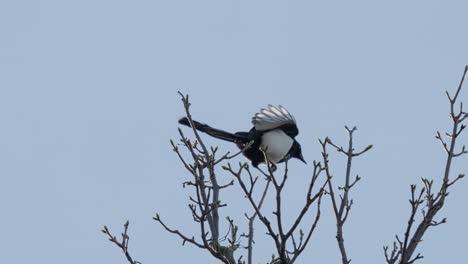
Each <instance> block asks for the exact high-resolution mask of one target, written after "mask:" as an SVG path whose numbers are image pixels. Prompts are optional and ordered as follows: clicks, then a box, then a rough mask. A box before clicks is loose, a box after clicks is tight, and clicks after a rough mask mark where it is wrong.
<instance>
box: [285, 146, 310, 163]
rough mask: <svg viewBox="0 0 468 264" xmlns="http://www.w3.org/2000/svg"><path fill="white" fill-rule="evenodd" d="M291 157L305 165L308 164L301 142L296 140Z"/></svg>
mask: <svg viewBox="0 0 468 264" xmlns="http://www.w3.org/2000/svg"><path fill="white" fill-rule="evenodd" d="M289 155H290V156H291V157H292V158H296V159H298V160H300V161H302V162H304V163H305V164H307V162H306V161H305V159H304V156H302V149H301V145H300V144H299V142H297V141H295V140H294V143H293V146H292V147H291V152H290V153H289Z"/></svg>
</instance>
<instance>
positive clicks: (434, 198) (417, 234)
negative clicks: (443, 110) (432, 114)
mask: <svg viewBox="0 0 468 264" xmlns="http://www.w3.org/2000/svg"><path fill="white" fill-rule="evenodd" d="M467 71H468V66H465V70H464V72H463V75H462V78H461V80H460V84H459V85H458V89H457V90H456V92H455V95H454V96H453V97H452V96H451V95H450V94H449V92H448V91H446V95H447V98H448V100H449V103H450V118H451V119H452V131H451V133H446V135H447V136H448V138H449V139H450V142H449V144H447V143H446V142H445V141H444V140H443V139H442V137H441V134H440V132H437V133H436V139H437V140H439V141H440V142H441V144H442V146H443V148H444V151H445V152H446V153H447V160H446V163H445V171H444V174H443V175H442V183H441V187H440V189H439V191H438V193H437V194H436V195H435V194H434V193H433V191H432V189H433V188H432V185H433V181H432V180H428V179H425V178H423V179H422V181H423V184H424V187H423V188H421V190H420V192H419V195H418V196H416V195H415V192H416V185H412V186H411V199H410V204H411V214H410V217H409V220H408V224H407V227H406V231H405V235H404V236H405V239H404V242H403V243H402V242H401V241H398V242H399V243H398V244H397V243H396V242H394V247H393V251H392V253H391V254H388V247H384V254H385V259H386V261H387V263H388V264H393V263H399V264H410V263H414V262H416V261H417V260H419V259H422V258H423V256H422V255H421V254H420V253H417V254H416V256H414V254H415V251H416V248H417V246H418V245H419V243H420V242H421V241H422V237H423V236H424V234H425V233H426V231H427V229H429V227H432V226H438V225H440V224H443V223H446V218H444V219H442V220H441V221H435V220H434V218H435V217H436V215H437V214H438V212H439V211H440V209H442V208H443V206H444V204H445V199H446V197H447V196H448V189H449V187H451V186H452V185H453V184H455V183H456V182H457V181H458V180H460V179H462V178H463V177H464V174H459V175H458V177H457V178H455V179H454V180H450V169H451V167H452V161H453V159H454V158H456V157H460V156H462V155H464V154H466V153H468V152H467V151H466V150H465V147H464V146H463V147H462V149H461V151H459V152H456V151H455V147H456V143H457V139H458V137H459V136H460V134H461V133H462V131H463V130H464V129H465V128H466V125H465V124H462V122H463V121H464V120H465V119H466V117H467V113H466V112H464V111H463V103H460V104H459V105H460V108H459V110H458V111H456V110H455V107H456V105H457V104H458V103H457V99H458V96H459V95H460V91H461V89H462V86H463V81H464V79H465V76H466V73H467ZM423 194H424V196H423ZM422 203H425V207H424V208H423V209H422V219H421V220H420V221H419V224H418V225H417V227H416V230H415V231H414V232H413V233H412V227H413V224H414V222H415V221H416V220H415V218H416V211H417V210H418V208H419V205H421V204H422ZM397 240H398V239H397ZM413 256H414V257H413Z"/></svg>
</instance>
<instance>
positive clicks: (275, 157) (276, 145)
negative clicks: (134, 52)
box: [260, 129, 294, 163]
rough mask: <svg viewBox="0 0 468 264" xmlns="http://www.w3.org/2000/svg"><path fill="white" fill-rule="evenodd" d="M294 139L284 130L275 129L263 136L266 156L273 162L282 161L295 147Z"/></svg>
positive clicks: (262, 145)
mask: <svg viewBox="0 0 468 264" xmlns="http://www.w3.org/2000/svg"><path fill="white" fill-rule="evenodd" d="M293 143H294V141H293V139H292V138H291V137H290V136H288V135H287V134H286V133H284V132H283V130H280V129H275V130H272V131H268V132H266V133H265V134H263V135H262V144H261V145H260V146H261V148H263V149H266V156H267V158H268V160H270V161H271V162H274V163H276V162H278V161H280V160H282V159H283V158H284V157H285V156H286V154H288V152H289V149H291V146H292V145H293Z"/></svg>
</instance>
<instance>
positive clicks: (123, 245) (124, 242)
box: [102, 221, 141, 264]
mask: <svg viewBox="0 0 468 264" xmlns="http://www.w3.org/2000/svg"><path fill="white" fill-rule="evenodd" d="M129 225H130V223H129V221H127V222H125V224H124V231H123V233H121V236H122V240H121V241H119V240H118V239H117V237H116V236H114V235H112V234H111V232H110V231H109V229H108V228H107V226H104V228H103V229H102V233H104V234H105V235H106V236H107V238H109V241H110V242H112V243H113V244H115V245H116V246H117V247H118V248H120V249H121V250H122V252H123V253H124V255H125V257H126V258H127V261H128V263H130V264H141V262H139V261H136V260H133V258H132V256H131V255H130V252H129V251H128V241H129V240H130V237H129V236H128V226H129Z"/></svg>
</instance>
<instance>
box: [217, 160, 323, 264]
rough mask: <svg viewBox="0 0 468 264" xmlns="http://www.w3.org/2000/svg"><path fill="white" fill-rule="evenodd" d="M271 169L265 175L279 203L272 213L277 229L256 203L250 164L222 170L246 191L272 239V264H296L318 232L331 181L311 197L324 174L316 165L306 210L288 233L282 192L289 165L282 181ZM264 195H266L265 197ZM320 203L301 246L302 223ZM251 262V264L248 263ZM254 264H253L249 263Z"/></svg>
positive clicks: (271, 165) (320, 166) (301, 212)
mask: <svg viewBox="0 0 468 264" xmlns="http://www.w3.org/2000/svg"><path fill="white" fill-rule="evenodd" d="M267 167H268V174H266V175H265V176H266V179H267V180H271V183H272V184H273V187H274V190H275V201H276V210H275V211H274V212H273V214H274V215H275V219H276V226H275V227H274V226H273V225H272V224H271V221H270V220H269V219H268V218H267V217H266V216H265V215H264V214H263V213H262V212H261V205H262V201H263V200H262V199H261V201H260V203H256V202H255V200H254V199H253V185H254V184H255V183H256V180H254V179H253V177H252V176H251V173H250V170H249V166H248V165H247V164H240V165H239V169H238V170H237V171H235V170H234V169H233V168H232V166H231V165H230V164H228V165H227V166H224V167H223V168H224V169H225V170H227V171H229V172H230V173H231V174H232V175H233V176H234V177H235V178H236V179H237V181H238V183H239V185H240V187H241V189H242V190H243V192H244V194H245V196H246V198H247V199H248V200H249V203H250V204H251V206H252V208H253V209H254V212H255V213H254V215H258V217H259V219H260V221H261V222H262V223H263V225H264V226H265V227H266V229H267V234H268V235H269V236H270V237H271V238H272V240H273V242H274V244H275V247H276V251H277V254H278V256H277V257H273V259H272V260H271V263H280V264H290V263H294V261H295V260H296V259H297V257H298V256H299V255H300V254H301V253H302V251H303V250H304V249H305V247H306V245H307V244H308V242H309V240H310V238H311V236H312V233H313V231H314V230H315V228H316V226H317V223H318V220H319V218H320V201H321V197H322V195H323V194H324V192H325V190H324V188H325V186H326V184H327V182H328V180H325V181H324V183H323V184H322V185H321V186H320V189H319V190H318V191H316V193H312V191H313V187H314V186H315V183H316V181H317V179H318V177H319V175H320V174H321V172H322V171H323V170H324V168H323V167H322V165H321V163H320V162H314V173H313V175H312V178H311V181H310V183H309V185H308V189H307V194H306V201H305V204H304V207H303V208H302V209H301V211H300V212H299V214H298V215H297V217H296V218H295V220H294V221H293V224H292V226H291V227H290V228H289V229H287V228H285V227H284V224H283V217H282V191H283V189H284V187H285V185H286V182H287V179H288V162H285V169H284V173H283V175H282V177H278V176H277V175H275V174H274V172H273V169H272V167H273V164H271V163H270V162H267ZM243 171H246V172H247V173H248V175H249V179H250V186H248V184H247V183H246V182H245V181H244V179H243V177H242V172H243ZM264 194H265V193H264ZM314 203H317V214H316V217H315V220H314V222H313V224H312V226H311V227H310V229H309V230H308V232H307V237H306V239H305V240H304V233H303V231H302V230H300V231H299V234H300V242H299V244H297V243H296V240H295V238H294V233H295V231H296V230H297V228H298V227H299V225H300V224H301V223H302V220H303V218H304V216H305V215H306V213H307V212H308V211H309V208H310V206H311V205H312V204H314ZM289 242H291V243H292V246H293V250H288V246H289V245H290V244H289ZM249 261H251V260H249ZM249 263H251V262H249Z"/></svg>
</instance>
